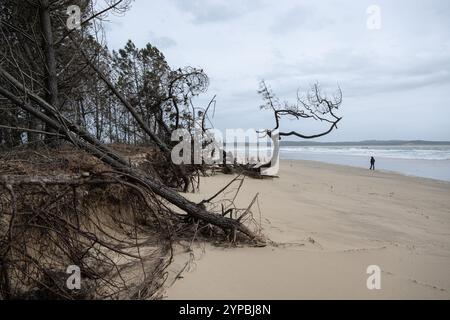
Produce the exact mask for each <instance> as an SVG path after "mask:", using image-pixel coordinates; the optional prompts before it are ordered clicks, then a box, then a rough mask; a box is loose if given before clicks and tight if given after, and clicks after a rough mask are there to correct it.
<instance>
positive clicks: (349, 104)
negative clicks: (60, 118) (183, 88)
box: [106, 0, 450, 141]
mask: <svg viewBox="0 0 450 320" xmlns="http://www.w3.org/2000/svg"><path fill="white" fill-rule="evenodd" d="M371 5H377V6H378V7H379V8H380V9H381V20H380V21H381V25H380V26H381V28H380V29H369V28H368V27H367V20H368V19H370V18H371V17H374V15H373V14H368V13H367V9H368V7H369V6H371ZM371 12H373V11H371ZM449 17H450V1H448V0H441V1H437V0H422V1H411V0H409V1H407V0H405V1H397V0H387V1H377V0H372V1H365V0H358V1H355V0H346V1H331V0H330V1H324V0H320V1H317V0H316V1H314V0H311V1H309V0H308V1H303V0H152V1H148V0H136V1H135V2H134V3H133V5H132V8H131V10H130V11H129V12H127V13H126V15H125V16H122V17H116V16H110V17H109V20H110V22H109V23H107V26H106V32H107V40H108V45H109V47H110V48H111V49H117V48H120V47H122V46H123V45H124V44H125V43H126V41H127V40H128V39H131V40H133V41H134V42H135V43H136V45H138V46H140V47H142V46H144V45H145V44H146V43H147V42H150V43H152V44H154V45H156V46H157V47H158V48H159V49H160V50H161V51H162V52H163V53H164V55H165V56H166V59H167V61H168V62H169V64H170V65H171V66H172V67H173V68H178V67H182V66H187V65H191V66H195V67H200V68H203V69H204V70H205V72H206V73H207V74H208V75H209V77H210V82H211V83H210V88H209V90H208V92H207V93H206V95H204V97H203V98H202V99H200V100H198V101H197V103H199V104H202V103H203V104H204V103H206V102H207V101H208V100H209V99H210V98H211V97H212V96H213V95H215V94H217V109H216V113H215V118H214V124H215V126H216V127H217V128H220V129H225V128H243V129H246V128H271V127H273V126H274V124H273V117H272V114H271V113H270V112H268V111H260V110H259V105H260V104H261V99H260V97H259V96H258V94H257V90H258V84H259V81H260V80H261V79H264V80H266V81H267V82H268V83H269V84H270V86H271V87H272V88H273V90H274V91H275V93H277V95H278V96H279V97H280V99H281V100H282V101H283V100H288V101H292V102H295V99H296V92H297V89H298V88H303V89H306V88H308V86H309V84H311V83H314V82H316V81H318V82H319V83H320V84H321V85H322V87H323V89H324V90H326V91H330V92H331V93H332V92H333V90H334V89H335V88H336V85H337V84H339V85H340V87H341V88H342V91H343V95H344V102H343V104H342V107H341V111H340V114H341V115H342V116H343V117H344V120H343V121H342V123H341V125H340V127H339V130H337V131H335V132H334V133H333V134H331V135H329V136H327V137H326V138H324V139H321V141H344V140H352V141H354V140H365V139H427V140H450V18H449ZM370 21H373V20H370ZM371 25H372V26H373V24H371ZM375 26H376V25H375ZM282 129H283V130H284V131H287V130H294V129H295V130H298V131H301V132H302V133H315V132H317V131H320V130H321V127H320V125H318V124H316V123H308V121H307V122H306V123H305V122H304V121H300V122H299V121H288V120H285V121H284V122H283V123H282Z"/></svg>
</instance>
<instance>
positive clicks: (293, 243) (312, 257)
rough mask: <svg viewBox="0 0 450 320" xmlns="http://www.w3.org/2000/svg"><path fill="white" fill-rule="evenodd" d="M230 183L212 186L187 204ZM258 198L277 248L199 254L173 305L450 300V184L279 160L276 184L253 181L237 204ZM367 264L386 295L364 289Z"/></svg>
mask: <svg viewBox="0 0 450 320" xmlns="http://www.w3.org/2000/svg"><path fill="white" fill-rule="evenodd" d="M230 179H231V177H230V176H226V175H217V176H213V177H209V178H205V179H203V180H202V185H201V189H200V193H199V194H194V195H190V198H192V199H195V200H200V199H203V198H206V197H207V196H208V195H212V194H214V193H215V191H217V190H219V189H220V188H221V187H222V186H224V185H225V184H226V183H227V182H228V181H229V180H230ZM257 192H259V194H260V205H261V210H262V214H263V228H264V230H263V232H264V234H265V235H266V236H268V237H269V238H270V239H271V240H272V241H274V242H275V243H276V244H277V245H270V246H267V247H265V248H230V249H224V248H217V247H213V246H207V247H206V248H205V250H204V252H203V251H202V250H201V249H197V250H195V256H196V261H195V268H192V269H191V270H190V271H186V272H184V273H183V278H182V279H180V280H178V281H176V282H175V284H174V285H173V286H172V287H171V288H168V290H167V292H166V296H167V298H168V299H449V298H450V184H449V183H445V182H439V181H435V180H429V179H421V178H414V177H407V176H402V175H398V174H394V173H385V172H378V171H375V172H370V171H369V170H363V169H358V168H352V167H345V166H336V165H328V164H322V163H317V162H307V161H282V163H281V170H280V178H279V179H273V180H255V179H247V180H246V182H245V185H244V187H243V189H242V191H241V193H240V195H239V199H238V200H239V201H238V203H239V204H240V205H242V206H243V207H245V205H246V204H248V203H249V202H250V201H251V199H252V198H253V196H254V195H255V194H256V193H257ZM181 260H182V259H181V257H180V259H178V261H177V260H176V263H175V266H177V263H178V264H179V266H182V265H183V264H182V262H181ZM184 261H185V260H184ZM369 265H378V266H379V267H380V268H381V270H382V273H381V289H380V290H368V289H367V285H366V280H367V278H368V277H369V275H368V274H366V271H367V267H368V266H369Z"/></svg>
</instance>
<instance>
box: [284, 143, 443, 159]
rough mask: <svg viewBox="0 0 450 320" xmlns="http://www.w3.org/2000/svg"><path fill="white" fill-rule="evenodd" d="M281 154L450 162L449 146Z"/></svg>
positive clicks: (320, 149)
mask: <svg viewBox="0 0 450 320" xmlns="http://www.w3.org/2000/svg"><path fill="white" fill-rule="evenodd" d="M280 151H281V154H282V155H283V153H285V154H292V153H310V154H335V155H348V156H364V157H370V156H374V157H380V158H392V159H409V160H450V147H449V146H433V147H429V146H424V147H418V146H414V147H409V146H401V147H391V146H389V147H381V146H377V147H372V146H352V147H339V146H333V147H324V146H308V147H303V146H302V147H297V146H296V147H281V148H280Z"/></svg>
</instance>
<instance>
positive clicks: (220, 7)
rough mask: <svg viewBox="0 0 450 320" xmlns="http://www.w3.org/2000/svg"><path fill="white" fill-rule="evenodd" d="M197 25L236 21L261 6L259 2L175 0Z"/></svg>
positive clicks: (254, 0) (255, 0)
mask: <svg viewBox="0 0 450 320" xmlns="http://www.w3.org/2000/svg"><path fill="white" fill-rule="evenodd" d="M173 1H174V2H175V4H176V5H177V6H178V7H179V8H180V9H181V10H183V11H185V12H188V13H189V14H191V16H192V21H193V22H194V23H196V24H204V23H215V22H224V21H229V20H234V19H236V18H238V17H240V16H242V15H245V14H246V13H248V12H249V11H251V10H252V9H255V8H256V7H258V6H260V5H261V1H259V0H240V1H230V0H189V1H186V0H173Z"/></svg>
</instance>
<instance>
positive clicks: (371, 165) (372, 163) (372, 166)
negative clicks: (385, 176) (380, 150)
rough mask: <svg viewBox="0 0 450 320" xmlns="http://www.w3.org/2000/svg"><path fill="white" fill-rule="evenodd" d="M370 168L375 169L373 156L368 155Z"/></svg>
mask: <svg viewBox="0 0 450 320" xmlns="http://www.w3.org/2000/svg"><path fill="white" fill-rule="evenodd" d="M370 170H375V158H374V157H370Z"/></svg>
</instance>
